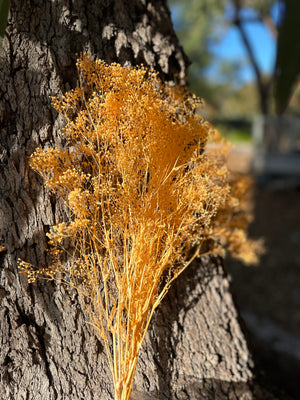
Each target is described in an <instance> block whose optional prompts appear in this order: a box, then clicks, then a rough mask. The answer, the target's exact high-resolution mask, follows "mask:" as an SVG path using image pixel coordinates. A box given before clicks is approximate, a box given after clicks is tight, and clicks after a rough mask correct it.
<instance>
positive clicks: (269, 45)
mask: <svg viewBox="0 0 300 400" xmlns="http://www.w3.org/2000/svg"><path fill="white" fill-rule="evenodd" d="M245 29H246V31H247V33H248V37H249V39H250V42H251V44H252V46H253V49H254V53H255V57H256V60H257V63H258V65H259V67H260V69H261V70H262V71H263V73H266V74H270V73H272V71H273V68H274V63H275V57H276V42H275V40H274V38H273V36H272V34H271V33H270V32H269V30H268V29H266V28H265V27H264V26H263V25H262V24H260V23H248V24H247V25H246V26H245ZM211 51H212V52H213V54H215V55H216V56H217V57H218V59H219V60H224V61H227V62H232V63H235V62H242V64H243V68H242V69H241V72H240V74H239V80H240V81H242V82H249V81H252V80H254V79H255V76H254V72H253V69H252V67H251V65H249V63H248V62H247V52H246V50H245V47H244V44H243V42H242V40H241V37H240V33H239V31H238V29H237V28H236V27H230V28H229V29H228V31H227V32H226V34H225V35H224V37H223V39H222V40H221V41H220V42H219V43H218V44H214V45H211ZM214 73H217V71H215V72H214V71H213V70H212V71H211V72H210V73H209V75H212V74H214ZM242 82H241V83H242Z"/></svg>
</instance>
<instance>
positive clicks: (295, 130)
mask: <svg viewBox="0 0 300 400" xmlns="http://www.w3.org/2000/svg"><path fill="white" fill-rule="evenodd" d="M252 135H253V139H254V143H255V146H256V149H255V155H254V158H253V171H254V173H256V174H257V175H260V176H270V177H271V176H282V177H287V176H288V177H294V178H297V179H299V181H300V117H294V116H277V117H274V116H267V117H266V116H258V117H256V118H255V120H254V122H253V126H252Z"/></svg>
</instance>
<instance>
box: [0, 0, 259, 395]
mask: <svg viewBox="0 0 300 400" xmlns="http://www.w3.org/2000/svg"><path fill="white" fill-rule="evenodd" d="M82 51H87V52H89V53H91V54H92V55H93V56H95V57H97V58H102V59H104V60H105V61H107V62H113V61H118V62H120V63H122V64H126V63H130V64H140V63H144V64H145V65H149V66H151V67H154V68H155V69H157V70H158V71H159V73H160V75H161V77H162V78H163V79H165V80H177V82H179V83H181V84H182V83H184V82H185V73H186V66H187V58H186V57H185V55H184V53H183V51H182V49H181V47H180V46H179V43H178V41H177V38H176V36H175V34H174V31H173V28H172V25H171V22H170V15H169V11H168V9H167V6H166V2H165V1H159V0H153V1H148V0H127V1H126V0H111V1H108V0H98V1H97V0H90V1H84V0H72V1H71V0H70V1H63V0H35V1H33V0H23V1H20V0H11V10H10V16H9V21H8V27H7V29H6V33H5V37H4V39H3V42H2V44H1V49H0V123H1V141H0V148H1V155H0V157H1V158H0V171H1V172H0V173H1V176H0V178H1V180H0V195H1V207H0V246H1V247H0V263H1V264H0V268H1V269H0V273H1V282H0V285H1V286H0V302H1V306H0V324H1V325H0V377H1V380H0V400H21V399H29V400H31V399H35V400H39V399H41V400H53V399H66V400H67V399H70V400H79V399H85V400H89V399H90V400H92V399H93V400H107V399H112V393H113V389H112V383H111V382H112V379H111V376H110V372H109V369H108V366H107V363H106V358H105V354H104V351H103V347H102V345H101V343H99V342H98V341H97V339H96V337H95V335H94V332H93V330H92V329H91V328H89V326H88V325H87V324H86V323H85V320H84V315H83V313H82V312H81V309H80V307H79V304H78V302H77V298H76V295H75V294H74V293H69V292H67V291H66V289H65V287H63V286H61V285H58V284H53V283H51V282H48V281H45V282H44V281H40V282H37V283H35V284H31V285H28V283H27V279H26V278H25V277H22V276H20V275H19V272H18V268H17V261H18V258H21V259H23V260H26V261H29V262H31V263H33V264H35V265H41V266H42V265H46V264H47V262H48V260H47V253H46V251H45V249H46V248H47V242H46V235H45V233H46V232H47V231H48V230H49V228H50V226H51V225H53V224H54V223H56V222H57V221H61V220H63V218H64V216H65V210H64V208H63V207H62V206H61V204H60V203H59V202H57V201H56V200H55V198H54V197H53V196H51V195H50V194H49V193H48V192H47V191H46V190H45V188H44V187H43V184H42V181H41V179H40V178H39V177H38V176H37V175H36V174H35V173H34V172H33V171H32V170H31V169H30V168H29V167H28V163H27V160H28V156H29V155H30V154H31V153H32V152H33V151H34V149H35V148H36V147H37V146H42V147H52V146H63V140H62V139H61V136H60V134H59V130H60V129H61V128H62V123H63V122H62V118H61V117H60V116H59V115H58V114H57V113H56V112H55V110H54V109H53V107H52V106H51V104H50V96H55V95H59V94H61V93H64V92H66V91H67V90H69V89H71V88H73V87H75V85H76V80H77V74H76V69H75V62H76V57H77V54H79V53H80V52H82ZM251 366H252V361H251V357H250V354H249V351H248V349H247V345H246V342H245V339H244V336H243V333H242V331H241V329H240V326H239V322H238V316H237V313H236V310H235V307H234V305H233V302H232V298H231V295H230V292H229V289H228V279H227V277H226V276H225V274H224V272H223V268H222V265H221V262H220V260H217V259H209V258H206V259H203V260H198V261H197V262H194V264H193V265H192V266H191V267H190V268H189V269H188V270H187V271H186V272H185V273H184V274H183V275H182V276H181V277H180V278H179V279H178V281H177V282H176V283H175V284H174V287H173V288H172V290H171V291H170V293H169V295H168V297H167V298H166V299H165V300H164V302H163V304H162V305H161V308H160V310H159V311H158V312H157V313H156V315H155V318H154V320H153V321H152V326H151V329H150V331H149V334H148V335H147V338H146V341H145V343H144V346H143V350H142V352H141V354H140V358H139V362H138V367H137V371H136V377H135V383H134V387H135V388H134V393H133V395H132V398H133V399H136V400H142V399H143V398H144V399H146V398H149V396H150V395H151V397H150V398H153V399H182V400H183V399H191V400H194V399H202V398H206V399H215V398H216V399H229V398H230V399H252V398H259V397H257V396H256V397H253V396H255V395H253V390H254V389H253V387H252V386H251V384H250V382H251V381H252V378H253V373H252V370H251ZM147 396H148V397H147ZM261 398H264V397H261Z"/></svg>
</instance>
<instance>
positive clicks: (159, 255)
mask: <svg viewBox="0 0 300 400" xmlns="http://www.w3.org/2000/svg"><path fill="white" fill-rule="evenodd" d="M77 66H78V71H79V78H80V86H79V87H78V88H76V89H75V90H73V91H70V92H69V93H67V94H66V95H65V96H63V97H62V98H61V99H57V98H55V99H53V104H54V106H55V108H56V109H57V110H58V111H59V112H60V113H62V114H63V115H64V116H65V117H66V118H67V120H68V123H67V125H66V127H65V129H64V131H63V135H64V136H65V138H66V140H67V142H68V145H67V146H66V148H65V149H63V150H59V149H48V150H42V149H37V150H36V151H35V153H34V154H33V155H32V156H31V158H30V165H31V166H32V168H33V169H35V170H36V171H37V172H39V173H40V174H41V175H42V177H43V178H44V180H45V185H46V186H47V187H48V188H49V189H51V190H52V191H54V192H55V193H56V194H57V195H58V196H59V197H60V198H61V199H62V200H63V201H64V202H65V204H66V205H67V206H68V209H69V222H68V223H66V222H63V223H59V224H57V225H55V226H54V227H52V230H51V232H50V233H49V235H48V236H49V238H50V244H52V246H53V249H54V252H53V253H52V256H53V260H54V261H53V265H52V266H50V267H49V268H44V269H40V270H39V269H36V268H33V267H32V266H30V264H28V263H26V262H24V261H22V262H21V263H20V269H21V270H22V271H23V272H25V273H26V274H27V275H28V279H29V281H30V282H33V281H34V280H35V279H36V278H37V277H39V276H41V275H43V276H44V277H48V278H49V279H54V277H55V275H56V273H57V272H59V274H60V275H61V276H63V281H64V282H67V283H68V284H69V285H70V286H72V287H75V288H76V289H77V291H78V293H79V296H80V299H81V304H82V305H83V306H84V307H85V311H86V313H87V315H88V316H89V323H90V324H91V325H92V326H93V327H94V329H95V331H96V333H97V334H98V336H99V339H100V340H102V341H103V343H104V346H105V349H106V352H107V357H108V362H109V365H110V368H111V371H112V375H113V381H114V387H115V399H116V400H128V399H129V396H130V392H131V387H132V381H133V376H134V371H135V366H136V362H137V356H138V352H139V350H140V348H141V345H142V342H143V339H144V337H145V334H146V332H147V328H148V326H149V323H150V320H151V317H152V315H153V312H154V310H155V309H156V308H157V306H158V305H159V303H160V302H161V300H162V299H163V297H164V296H165V294H166V293H167V291H168V288H169V286H170V284H171V282H172V281H173V280H174V279H175V278H177V277H178V275H179V274H180V273H181V272H182V271H183V270H184V269H185V268H186V266H187V265H188V263H189V262H191V258H193V257H191V256H190V257H189V258H188V256H187V255H188V254H191V249H194V252H192V254H194V257H195V256H196V255H200V256H201V245H202V244H203V242H204V241H207V240H208V239H210V242H212V243H215V245H214V246H211V248H210V250H209V251H210V252H214V251H215V252H218V251H219V250H220V241H221V239H222V240H223V241H227V242H228V243H229V246H230V248H231V249H232V250H233V252H235V253H241V250H242V248H243V249H244V250H245V249H246V250H247V257H248V259H251V251H249V249H250V247H251V246H248V244H247V243H248V242H247V238H246V236H245V235H244V233H243V232H244V231H243V230H242V228H244V226H240V227H237V225H238V224H236V223H233V222H231V221H232V220H230V213H231V212H232V209H235V208H236V209H237V208H238V207H239V205H238V203H237V202H236V201H235V200H234V201H233V200H232V198H233V193H232V194H231V195H230V186H229V174H228V171H227V168H226V166H225V164H224V163H225V156H226V145H225V143H224V142H222V140H221V139H220V138H218V137H217V135H215V137H212V136H211V135H210V134H211V133H212V128H211V126H210V125H209V124H207V123H206V122H205V121H202V120H201V119H200V118H199V117H198V116H197V113H196V109H197V107H199V104H200V103H201V101H200V100H198V99H197V98H196V97H193V96H189V95H187V93H186V92H183V91H182V90H179V89H176V88H173V89H172V88H169V87H167V86H165V85H163V84H162V83H161V81H160V80H159V78H158V75H157V74H156V73H155V72H153V71H151V70H150V71H149V70H148V69H146V68H144V67H132V68H124V67H122V66H120V65H119V64H112V65H107V64H105V63H104V62H103V61H100V60H98V61H94V62H93V61H91V59H90V58H89V57H88V56H87V55H83V56H82V57H81V58H80V59H79V60H78V63H77ZM208 139H209V143H208V144H207V142H208ZM242 190H243V188H242V187H240V188H238V187H236V189H235V192H236V193H235V195H234V196H235V198H236V199H238V198H239V192H241V191H242ZM242 225H243V224H242ZM211 239H213V240H211ZM247 246H248V247H247ZM206 247H207V246H206ZM197 249H198V250H197ZM61 250H63V251H62V252H61ZM64 254H65V255H68V256H69V260H68V262H65V261H64V262H62V261H61V259H60V256H61V255H64ZM70 255H71V257H70ZM39 271H40V272H39Z"/></svg>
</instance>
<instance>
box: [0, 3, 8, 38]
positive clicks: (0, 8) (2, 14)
mask: <svg viewBox="0 0 300 400" xmlns="http://www.w3.org/2000/svg"><path fill="white" fill-rule="evenodd" d="M9 6H10V0H0V38H1V37H2V36H3V34H4V31H5V28H6V25H7V16H8V10H9Z"/></svg>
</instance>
